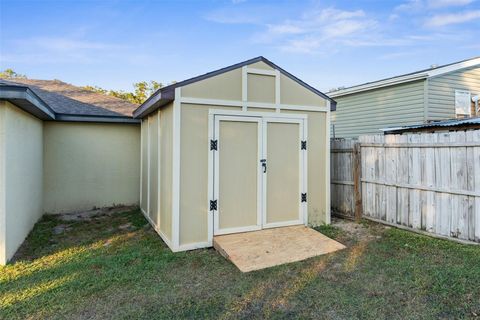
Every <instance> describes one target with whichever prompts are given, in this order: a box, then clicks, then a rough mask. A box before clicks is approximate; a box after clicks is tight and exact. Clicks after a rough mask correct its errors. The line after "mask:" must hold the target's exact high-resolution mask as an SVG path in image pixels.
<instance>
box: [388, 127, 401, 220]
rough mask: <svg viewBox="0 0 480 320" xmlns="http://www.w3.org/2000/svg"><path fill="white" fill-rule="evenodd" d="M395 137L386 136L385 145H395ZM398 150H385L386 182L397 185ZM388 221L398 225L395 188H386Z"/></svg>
mask: <svg viewBox="0 0 480 320" xmlns="http://www.w3.org/2000/svg"><path fill="white" fill-rule="evenodd" d="M395 141H396V140H395V136H394V135H387V136H385V143H386V144H389V143H395ZM397 160H398V159H397V149H394V148H386V149H385V168H386V170H385V180H386V181H387V182H388V183H396V181H397ZM385 189H386V193H385V201H386V221H387V222H390V223H396V221H397V188H396V187H394V186H386V187H385Z"/></svg>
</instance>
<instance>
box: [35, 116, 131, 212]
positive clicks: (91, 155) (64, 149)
mask: <svg viewBox="0 0 480 320" xmlns="http://www.w3.org/2000/svg"><path fill="white" fill-rule="evenodd" d="M44 142H45V143H44V173H45V181H44V190H45V206H44V209H45V212H49V213H58V212H64V211H77V210H86V209H91V208H93V207H105V206H112V205H119V204H138V202H139V194H140V191H139V186H140V126H138V125H125V124H100V123H67V122H45V125H44Z"/></svg>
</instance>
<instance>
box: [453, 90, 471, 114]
mask: <svg viewBox="0 0 480 320" xmlns="http://www.w3.org/2000/svg"><path fill="white" fill-rule="evenodd" d="M455 113H456V114H457V115H459V116H471V115H472V106H471V95H470V91H465V90H455Z"/></svg>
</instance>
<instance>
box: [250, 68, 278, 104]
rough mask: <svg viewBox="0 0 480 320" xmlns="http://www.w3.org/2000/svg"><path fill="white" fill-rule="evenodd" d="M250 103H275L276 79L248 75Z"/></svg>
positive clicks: (266, 76)
mask: <svg viewBox="0 0 480 320" xmlns="http://www.w3.org/2000/svg"><path fill="white" fill-rule="evenodd" d="M247 93H248V101H252V102H266V103H275V77H272V76H268V75H259V74H249V75H248V90H247Z"/></svg>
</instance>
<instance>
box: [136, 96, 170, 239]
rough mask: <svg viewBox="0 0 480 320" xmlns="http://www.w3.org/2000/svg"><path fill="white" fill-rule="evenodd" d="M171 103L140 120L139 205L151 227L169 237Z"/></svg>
mask: <svg viewBox="0 0 480 320" xmlns="http://www.w3.org/2000/svg"><path fill="white" fill-rule="evenodd" d="M172 111H173V104H172V103H170V104H168V105H166V106H164V107H163V108H162V109H160V110H158V111H157V112H154V113H152V114H150V115H149V116H148V117H147V118H145V119H143V120H142V130H141V132H142V151H141V152H142V168H141V171H142V173H141V175H142V182H141V185H142V197H141V199H142V200H141V204H140V206H141V208H142V211H143V213H144V214H145V216H146V217H147V218H148V219H149V220H150V222H151V223H152V224H153V226H154V228H155V230H156V231H157V232H159V233H160V234H161V235H162V237H164V238H166V240H168V241H171V239H172V168H173V166H172V151H173V126H172V124H173V112H172Z"/></svg>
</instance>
